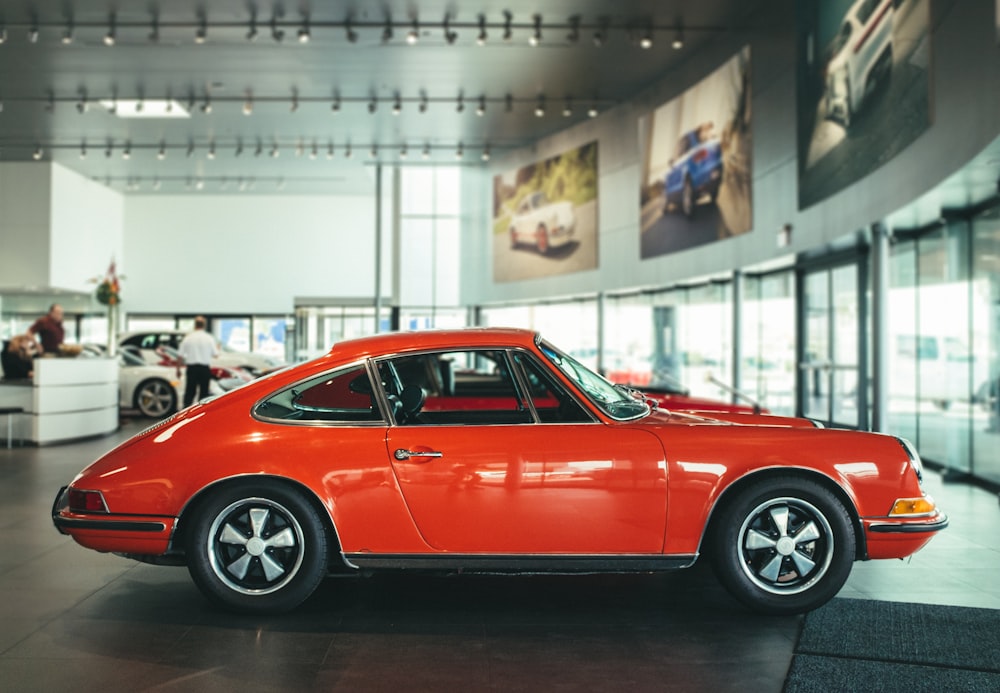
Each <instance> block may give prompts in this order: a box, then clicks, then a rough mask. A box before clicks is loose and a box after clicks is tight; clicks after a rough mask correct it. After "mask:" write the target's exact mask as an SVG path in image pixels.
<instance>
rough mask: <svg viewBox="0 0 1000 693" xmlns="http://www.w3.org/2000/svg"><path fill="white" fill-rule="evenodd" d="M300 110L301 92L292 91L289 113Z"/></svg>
mask: <svg viewBox="0 0 1000 693" xmlns="http://www.w3.org/2000/svg"><path fill="white" fill-rule="evenodd" d="M297 110H299V93H298V92H297V91H293V92H292V104H291V105H290V106H289V107H288V112H289V113H295V112H296V111H297Z"/></svg>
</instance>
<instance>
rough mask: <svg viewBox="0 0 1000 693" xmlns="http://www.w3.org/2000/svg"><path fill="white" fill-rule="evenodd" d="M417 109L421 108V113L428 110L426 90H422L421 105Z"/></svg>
mask: <svg viewBox="0 0 1000 693" xmlns="http://www.w3.org/2000/svg"><path fill="white" fill-rule="evenodd" d="M417 110H419V111H420V112H421V113H426V112H427V93H426V92H420V105H419V106H418V107H417Z"/></svg>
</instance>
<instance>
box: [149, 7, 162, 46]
mask: <svg viewBox="0 0 1000 693" xmlns="http://www.w3.org/2000/svg"><path fill="white" fill-rule="evenodd" d="M147 38H148V39H149V42H150V43H159V42H160V20H159V18H158V17H157V16H156V15H155V14H154V15H153V18H152V20H150V26H149V34H148V35H147Z"/></svg>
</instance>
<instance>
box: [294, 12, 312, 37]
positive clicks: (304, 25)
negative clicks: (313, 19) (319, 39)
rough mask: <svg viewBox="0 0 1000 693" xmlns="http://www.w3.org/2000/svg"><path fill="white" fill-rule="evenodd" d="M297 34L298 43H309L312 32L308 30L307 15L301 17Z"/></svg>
mask: <svg viewBox="0 0 1000 693" xmlns="http://www.w3.org/2000/svg"><path fill="white" fill-rule="evenodd" d="M297 36H298V39H299V43H309V40H310V39H311V38H312V33H311V32H310V31H309V17H303V18H302V26H300V27H299V33H298V34H297Z"/></svg>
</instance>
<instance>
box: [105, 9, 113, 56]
mask: <svg viewBox="0 0 1000 693" xmlns="http://www.w3.org/2000/svg"><path fill="white" fill-rule="evenodd" d="M103 40H104V45H105V46H108V47H109V48H110V47H111V46H113V45H115V15H114V14H112V15H111V16H110V17H108V33H106V34H104V39H103Z"/></svg>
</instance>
